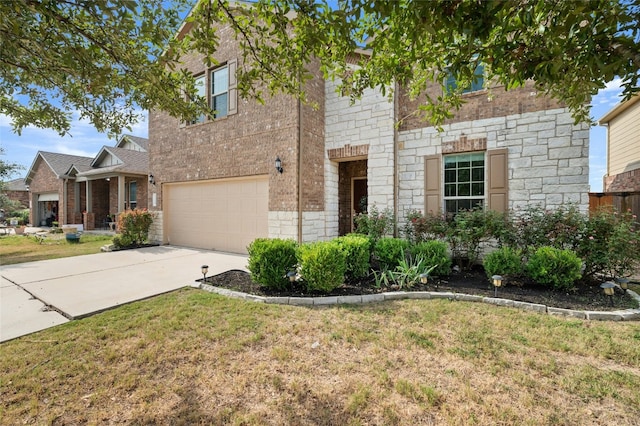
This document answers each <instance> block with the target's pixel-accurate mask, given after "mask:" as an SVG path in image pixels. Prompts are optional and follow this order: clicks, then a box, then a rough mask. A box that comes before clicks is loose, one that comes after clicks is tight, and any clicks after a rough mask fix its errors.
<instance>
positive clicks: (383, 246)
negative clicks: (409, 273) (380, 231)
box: [373, 237, 409, 271]
mask: <svg viewBox="0 0 640 426" xmlns="http://www.w3.org/2000/svg"><path fill="white" fill-rule="evenodd" d="M408 248H409V241H407V240H403V239H400V238H392V237H384V238H380V239H379V240H378V241H376V244H375V246H374V249H373V255H374V256H375V258H376V259H378V261H379V262H380V269H381V270H383V271H384V270H391V271H393V270H395V269H396V267H397V266H398V265H399V264H400V262H401V261H402V260H404V253H405V251H407V249H408Z"/></svg>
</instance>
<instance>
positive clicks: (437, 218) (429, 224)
mask: <svg viewBox="0 0 640 426" xmlns="http://www.w3.org/2000/svg"><path fill="white" fill-rule="evenodd" d="M448 229H449V224H448V223H447V220H446V216H444V215H434V214H427V215H423V214H422V213H421V212H419V211H417V210H411V211H410V212H409V213H408V214H407V223H406V224H405V225H404V231H403V232H404V236H405V238H407V239H408V240H409V241H411V242H413V243H420V242H423V241H429V240H441V239H443V238H444V237H445V236H446V235H447V232H448Z"/></svg>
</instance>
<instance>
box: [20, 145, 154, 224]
mask: <svg viewBox="0 0 640 426" xmlns="http://www.w3.org/2000/svg"><path fill="white" fill-rule="evenodd" d="M148 146H149V145H148V140H147V139H144V138H140V137H135V136H129V135H124V136H123V137H122V138H120V140H119V141H118V142H117V143H116V145H115V147H107V146H104V147H102V149H101V150H100V152H99V153H98V154H97V155H96V156H95V157H94V158H91V157H80V156H76V155H67V154H58V153H53V152H43V151H39V152H38V154H36V158H35V159H34V161H33V163H32V165H31V167H30V168H29V171H28V172H27V177H26V179H25V182H26V183H27V184H28V185H29V189H30V197H31V216H30V218H31V223H32V224H34V225H42V226H44V225H50V224H51V222H52V221H57V222H59V223H60V225H64V224H83V225H84V229H95V228H101V227H105V225H106V223H107V222H108V220H107V216H108V215H115V214H118V213H120V212H122V211H124V210H126V209H133V208H136V207H137V208H146V207H147V186H148V180H149V178H148V170H149V154H148V153H147V149H148Z"/></svg>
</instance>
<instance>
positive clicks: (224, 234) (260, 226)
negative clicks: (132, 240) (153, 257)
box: [164, 176, 269, 253]
mask: <svg viewBox="0 0 640 426" xmlns="http://www.w3.org/2000/svg"><path fill="white" fill-rule="evenodd" d="M268 182H269V181H268V177H267V176H263V177H259V178H251V179H231V180H220V181H206V182H194V183H188V184H168V185H166V186H165V188H166V191H167V192H166V195H165V197H164V200H165V203H166V204H165V206H164V210H165V226H166V229H167V238H168V240H169V242H170V243H171V244H175V245H183V246H188V247H198V248H205V249H215V250H221V251H230V252H235V253H246V252H247V246H248V245H249V244H250V243H251V242H252V241H253V240H254V239H256V238H259V237H267V236H268V228H269V227H268V208H269V207H268V206H269V202H268V200H269V183H268Z"/></svg>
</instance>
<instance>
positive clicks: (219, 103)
mask: <svg viewBox="0 0 640 426" xmlns="http://www.w3.org/2000/svg"><path fill="white" fill-rule="evenodd" d="M210 86H211V109H212V110H214V116H213V118H221V117H226V116H227V115H228V113H229V68H228V67H227V66H226V65H225V66H224V67H220V68H217V69H215V70H213V71H211V80H210Z"/></svg>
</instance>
